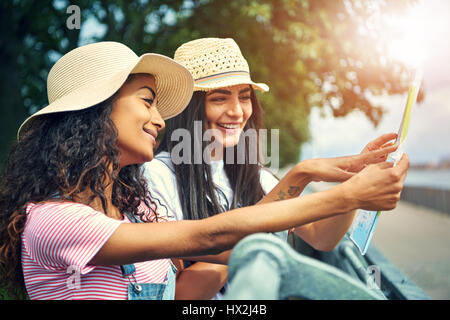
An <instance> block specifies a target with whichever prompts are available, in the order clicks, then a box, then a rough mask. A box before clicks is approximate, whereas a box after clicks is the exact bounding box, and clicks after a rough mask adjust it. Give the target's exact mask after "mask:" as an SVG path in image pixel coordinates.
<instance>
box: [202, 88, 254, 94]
mask: <svg viewBox="0 0 450 320" xmlns="http://www.w3.org/2000/svg"><path fill="white" fill-rule="evenodd" d="M248 91H250V87H247V88H245V89H242V90H241V91H239V94H242V93H245V92H248ZM214 93H222V94H226V95H231V91H230V90H225V89H215V90H211V91H209V92H208V93H207V94H206V95H207V96H209V95H212V94H214Z"/></svg>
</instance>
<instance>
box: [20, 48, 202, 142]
mask: <svg viewBox="0 0 450 320" xmlns="http://www.w3.org/2000/svg"><path fill="white" fill-rule="evenodd" d="M134 73H147V74H151V75H153V76H154V77H155V82H156V94H157V99H158V104H157V108H158V111H159V113H160V114H161V117H162V118H163V119H169V118H172V117H174V116H176V115H178V114H179V113H181V112H182V111H183V110H184V109H185V108H186V106H187V105H188V103H189V101H190V99H191V98H192V93H193V88H194V80H193V78H192V75H191V73H190V72H189V71H188V70H187V69H186V68H185V67H183V66H182V65H181V64H179V63H177V62H176V61H174V60H173V59H171V58H169V57H166V56H163V55H160V54H156V53H146V54H144V55H142V56H141V57H139V58H138V59H137V61H136V63H132V64H131V65H129V66H126V67H125V68H124V69H123V70H122V71H120V72H118V73H116V74H114V75H113V76H112V77H109V78H106V79H103V80H101V81H96V82H94V83H88V84H86V85H84V86H82V87H80V88H78V89H77V90H74V91H72V92H70V93H69V94H67V95H65V96H63V97H61V98H60V99H57V100H55V101H54V102H52V103H51V104H49V105H48V106H46V107H44V108H42V109H41V110H39V111H37V112H36V113H34V114H33V115H31V116H30V117H28V118H27V119H26V120H25V121H24V122H23V123H22V125H21V126H20V128H19V130H18V132H17V138H18V139H19V138H20V135H21V133H23V132H25V131H26V130H27V128H28V127H29V126H30V125H31V123H32V121H33V120H34V119H36V118H37V117H38V116H41V115H45V114H50V113H56V112H70V111H78V110H83V109H87V108H90V107H92V106H95V105H97V104H99V103H101V102H103V101H105V100H107V99H108V98H110V97H111V96H112V95H114V94H115V93H116V92H117V91H118V90H119V89H120V88H121V87H122V85H123V84H124V83H125V81H126V80H127V78H128V76H129V75H130V74H134Z"/></svg>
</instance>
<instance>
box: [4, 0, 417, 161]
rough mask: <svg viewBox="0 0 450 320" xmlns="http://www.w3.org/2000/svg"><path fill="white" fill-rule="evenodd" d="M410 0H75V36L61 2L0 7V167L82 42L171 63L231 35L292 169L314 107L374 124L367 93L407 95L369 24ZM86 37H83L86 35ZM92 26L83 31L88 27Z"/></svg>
mask: <svg viewBox="0 0 450 320" xmlns="http://www.w3.org/2000/svg"><path fill="white" fill-rule="evenodd" d="M413 3H415V0H396V1H389V2H388V1H360V0H333V1H330V0H277V1H275V0H254V1H251V0H239V1H238V0H230V1H221V0H190V1H188V0H172V1H159V0H154V1H148V0H132V1H125V0H116V1H110V0H96V1H87V0H85V1H77V3H76V4H77V5H78V6H79V7H80V9H81V13H82V17H81V19H82V25H81V30H77V29H74V30H69V29H68V28H67V26H66V20H67V18H68V16H69V15H68V14H67V13H66V8H67V7H68V6H69V5H70V3H69V2H68V1H66V0H54V1H32V0H22V1H2V2H1V4H0V8H1V11H0V26H1V27H2V28H3V29H2V30H8V32H3V33H1V34H0V43H1V47H0V57H1V58H2V67H1V69H0V77H1V84H0V99H1V100H0V102H1V106H2V107H1V118H0V134H1V135H0V139H1V140H0V161H1V160H3V159H4V155H5V154H6V152H7V149H8V148H9V145H10V144H11V142H12V141H13V139H14V138H15V133H16V131H17V128H18V126H19V125H20V123H21V122H22V121H23V120H24V119H25V118H26V117H27V116H28V115H29V114H31V113H33V112H35V111H36V110H38V109H39V108H41V107H42V106H45V105H46V104H47V98H46V85H45V84H46V77H47V73H48V70H49V69H50V67H51V65H52V64H53V63H54V62H55V60H56V59H57V58H58V57H59V56H61V55H62V54H64V53H65V52H67V51H69V50H70V49H73V48H75V47H76V46H77V45H80V44H84V43H87V42H91V41H100V40H114V41H120V42H123V43H125V44H127V45H128V46H130V47H131V48H132V49H133V50H134V51H135V52H136V53H138V54H142V53H144V52H149V51H150V52H158V53H161V54H165V55H168V56H173V53H174V50H175V49H176V48H177V47H178V46H179V45H181V44H182V43H184V42H186V41H189V40H192V39H195V38H198V37H209V36H214V37H232V38H234V39H235V40H236V42H237V43H238V44H239V46H240V47H241V50H242V52H243V54H244V56H245V57H246V58H247V60H248V62H249V64H250V68H251V70H252V77H253V78H254V79H255V80H256V81H258V82H265V83H267V84H268V85H269V86H270V88H271V90H270V92H269V93H267V94H264V95H260V98H261V100H262V104H263V108H264V110H265V113H266V117H265V119H266V125H267V127H268V128H280V153H281V154H280V158H281V159H280V162H281V165H285V164H287V163H291V162H296V161H297V160H298V158H299V152H300V145H301V143H302V142H305V141H307V140H308V139H309V129H308V117H309V114H310V111H311V109H312V108H313V107H319V108H330V109H331V110H332V112H333V115H334V116H335V117H342V116H345V115H347V114H348V113H349V112H352V111H353V110H360V111H362V112H363V113H364V114H365V115H366V116H367V117H368V118H369V119H370V120H371V121H372V123H373V124H374V125H377V124H378V123H379V121H380V119H381V118H382V115H383V109H382V108H381V107H380V106H376V105H373V104H372V102H371V101H369V100H368V98H367V93H371V94H372V95H379V94H381V93H387V94H397V93H403V92H404V91H405V90H406V86H407V82H406V81H405V80H406V78H405V74H406V71H407V70H406V68H405V66H403V65H402V64H400V63H398V62H395V61H392V60H390V59H389V57H387V56H386V55H385V54H384V52H386V50H385V49H386V45H387V43H386V41H384V40H383V39H384V35H383V33H382V32H383V30H382V28H381V27H380V26H378V25H377V17H379V16H380V15H383V14H388V13H389V14H391V13H399V12H402V11H404V10H405V9H406V8H407V6H409V5H411V4H413ZM88 21H90V22H94V25H95V26H96V27H95V28H94V29H95V30H94V31H99V32H98V33H96V34H95V35H94V36H89V35H88V36H86V35H85V36H83V32H85V31H88V29H92V28H90V27H89V26H88ZM91 26H92V24H91Z"/></svg>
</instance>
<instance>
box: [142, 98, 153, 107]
mask: <svg viewBox="0 0 450 320" xmlns="http://www.w3.org/2000/svg"><path fill="white" fill-rule="evenodd" d="M142 100H144V101H145V102H147V103H148V104H149V105H150V107H151V106H153V103H154V102H155V99H146V98H142Z"/></svg>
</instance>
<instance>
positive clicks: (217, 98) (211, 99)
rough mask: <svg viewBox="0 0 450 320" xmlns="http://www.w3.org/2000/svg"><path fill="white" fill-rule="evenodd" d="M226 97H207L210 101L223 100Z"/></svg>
mask: <svg viewBox="0 0 450 320" xmlns="http://www.w3.org/2000/svg"><path fill="white" fill-rule="evenodd" d="M226 99H227V98H225V97H220V96H219V97H212V98H210V99H209V101H212V102H223V101H225V100H226Z"/></svg>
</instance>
